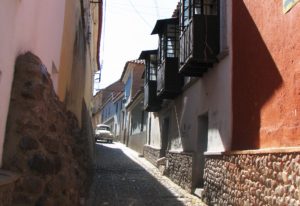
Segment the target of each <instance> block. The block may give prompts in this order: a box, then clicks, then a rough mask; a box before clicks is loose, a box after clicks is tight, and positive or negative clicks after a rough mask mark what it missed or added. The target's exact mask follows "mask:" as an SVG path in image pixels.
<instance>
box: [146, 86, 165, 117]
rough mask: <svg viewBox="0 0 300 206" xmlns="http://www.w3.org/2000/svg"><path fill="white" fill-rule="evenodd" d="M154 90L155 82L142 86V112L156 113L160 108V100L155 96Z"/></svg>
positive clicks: (155, 87)
mask: <svg viewBox="0 0 300 206" xmlns="http://www.w3.org/2000/svg"><path fill="white" fill-rule="evenodd" d="M156 89H157V86H156V81H148V82H147V83H145V84H144V110H146V111H148V112H157V111H159V110H160V108H161V107H160V105H161V100H160V99H159V98H158V97H157V95H156Z"/></svg>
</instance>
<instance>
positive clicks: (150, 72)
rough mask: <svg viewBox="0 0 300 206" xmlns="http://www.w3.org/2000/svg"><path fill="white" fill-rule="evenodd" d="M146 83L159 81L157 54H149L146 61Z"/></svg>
mask: <svg viewBox="0 0 300 206" xmlns="http://www.w3.org/2000/svg"><path fill="white" fill-rule="evenodd" d="M145 75H146V78H145V83H148V82H149V81H156V79H157V54H156V52H155V53H154V54H149V57H148V58H147V60H146V71H145Z"/></svg>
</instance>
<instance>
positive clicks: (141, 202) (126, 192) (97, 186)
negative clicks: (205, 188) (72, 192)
mask: <svg viewBox="0 0 300 206" xmlns="http://www.w3.org/2000/svg"><path fill="white" fill-rule="evenodd" d="M96 161H97V167H96V173H95V176H94V179H93V184H92V186H91V192H90V198H89V200H88V201H87V205H88V206H98V205H109V206H112V205H113V206H127V205H128V206H146V205H147V206H148V205H149V206H150V205H153V206H160V205H161V206H169V205H172V206H184V205H187V206H190V205H200V206H203V205H205V204H204V203H203V202H202V201H201V200H200V199H199V198H197V197H195V196H193V195H191V194H189V193H187V192H186V191H184V190H183V189H181V188H180V187H179V186H177V185H176V184H174V183H173V182H172V181H171V180H169V179H168V178H167V177H165V176H162V175H161V174H160V172H159V170H158V169H157V168H156V167H154V166H153V165H152V164H151V163H149V162H148V161H146V160H145V159H144V158H141V157H138V154H137V153H136V152H134V151H132V150H130V149H129V148H127V147H125V146H124V145H123V144H120V143H113V144H102V143H97V145H96Z"/></svg>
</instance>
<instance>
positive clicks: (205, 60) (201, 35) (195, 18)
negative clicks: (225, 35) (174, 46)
mask: <svg viewBox="0 0 300 206" xmlns="http://www.w3.org/2000/svg"><path fill="white" fill-rule="evenodd" d="M219 13H220V12H219V1H218V0H181V12H180V28H181V33H180V55H179V58H180V60H179V61H180V69H179V71H180V73H182V74H184V75H185V76H202V74H203V73H204V72H205V71H207V69H208V68H209V67H212V65H213V64H214V63H215V62H216V60H217V58H216V56H217V55H218V53H219V42H220V36H219V33H220V26H219V25H220V21H219Z"/></svg>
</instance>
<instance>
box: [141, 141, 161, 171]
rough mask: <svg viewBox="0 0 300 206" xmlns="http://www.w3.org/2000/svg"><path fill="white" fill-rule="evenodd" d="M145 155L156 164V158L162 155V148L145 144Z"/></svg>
mask: <svg viewBox="0 0 300 206" xmlns="http://www.w3.org/2000/svg"><path fill="white" fill-rule="evenodd" d="M144 157H145V159H146V160H148V161H149V162H151V163H152V164H153V165H155V166H156V160H158V159H159V158H160V157H161V149H157V148H153V147H151V146H150V145H144Z"/></svg>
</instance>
